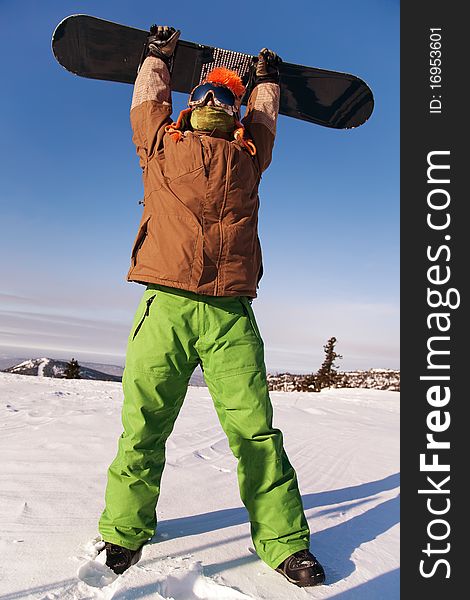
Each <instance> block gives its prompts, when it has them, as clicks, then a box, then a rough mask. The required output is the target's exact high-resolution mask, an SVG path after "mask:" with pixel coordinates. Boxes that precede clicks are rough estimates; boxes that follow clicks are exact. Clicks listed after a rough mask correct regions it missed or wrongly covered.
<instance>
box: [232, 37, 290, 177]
mask: <svg viewBox="0 0 470 600" xmlns="http://www.w3.org/2000/svg"><path fill="white" fill-rule="evenodd" d="M280 63H281V59H280V58H279V56H278V55H277V54H276V53H275V52H273V51H272V50H268V49H267V48H263V49H262V50H260V53H259V55H258V63H257V65H256V74H255V87H254V89H253V91H252V92H251V94H250V98H249V99H248V105H247V110H246V114H245V116H244V117H243V120H242V123H243V125H244V126H245V127H246V128H247V130H248V132H249V134H250V136H251V137H252V138H253V141H254V143H255V146H256V151H257V156H258V160H259V164H260V168H261V171H264V170H265V169H267V168H268V166H269V164H270V162H271V156H272V150H273V146H274V138H275V136H276V124H277V115H278V113H279V98H280V88H279V64H280Z"/></svg>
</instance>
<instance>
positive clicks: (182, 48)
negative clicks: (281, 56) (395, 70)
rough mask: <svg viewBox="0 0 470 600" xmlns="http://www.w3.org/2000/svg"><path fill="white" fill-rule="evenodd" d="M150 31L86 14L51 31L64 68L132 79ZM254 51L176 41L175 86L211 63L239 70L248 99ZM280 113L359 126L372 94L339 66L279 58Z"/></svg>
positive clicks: (200, 75) (186, 86) (190, 82)
mask: <svg viewBox="0 0 470 600" xmlns="http://www.w3.org/2000/svg"><path fill="white" fill-rule="evenodd" d="M147 36H148V31H144V30H141V29H137V28H134V27H129V26H127V25H120V24H118V23H114V22H112V21H107V20H104V19H100V18H98V17H93V16H89V15H83V14H76V15H70V16H68V17H66V18H65V19H63V20H62V21H61V22H60V23H59V24H58V25H57V27H56V29H55V31H54V33H53V36H52V51H53V54H54V56H55V58H56V60H57V61H58V62H59V64H61V65H62V66H63V67H64V68H65V69H67V70H68V71H70V72H72V73H74V74H76V75H79V76H81V77H86V78H90V79H100V80H105V81H115V82H120V83H129V84H133V83H134V81H135V78H136V76H137V67H138V65H139V62H140V58H141V54H142V49H143V46H144V44H145V42H146V40H147ZM254 58H255V56H253V55H250V54H245V53H241V52H235V51H232V50H224V49H222V48H216V47H213V46H207V45H203V44H196V43H194V42H188V41H185V40H181V39H180V40H179V41H178V44H177V47H176V51H175V55H174V60H173V67H172V73H171V87H172V90H173V91H176V92H182V93H187V94H189V93H190V92H191V90H192V89H193V88H194V87H195V86H196V85H198V84H199V83H200V82H201V81H202V80H203V79H204V78H205V77H206V75H207V74H208V73H209V71H211V70H212V69H213V68H215V67H218V66H225V67H227V68H229V69H233V70H235V71H237V72H238V74H239V75H240V77H241V78H242V80H243V82H244V83H245V85H247V94H245V97H244V99H243V104H246V102H247V99H248V96H249V92H250V89H251V82H250V74H251V73H252V65H253V59H254ZM280 87H281V100H280V109H279V112H280V114H283V115H286V116H290V117H294V118H296V119H300V120H303V121H308V122H311V123H316V124H318V125H323V126H325V127H331V128H336V129H350V128H353V127H358V126H359V125H362V124H363V123H364V122H365V121H367V119H368V118H369V117H370V115H371V114H372V111H373V107H374V99H373V94H372V91H371V90H370V88H369V86H368V85H367V84H366V83H365V82H364V81H363V80H362V79H360V78H359V77H356V76H355V75H351V74H349V73H342V72H339V71H329V70H326V69H319V68H316V67H307V66H303V65H298V64H293V63H288V62H282V63H281V66H280Z"/></svg>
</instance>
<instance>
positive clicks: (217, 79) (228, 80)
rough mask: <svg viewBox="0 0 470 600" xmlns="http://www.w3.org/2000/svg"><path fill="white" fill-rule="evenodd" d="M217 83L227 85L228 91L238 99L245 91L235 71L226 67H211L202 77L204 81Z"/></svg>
mask: <svg viewBox="0 0 470 600" xmlns="http://www.w3.org/2000/svg"><path fill="white" fill-rule="evenodd" d="M206 82H207V83H219V84H220V85H224V86H225V87H228V89H229V90H230V91H232V92H233V93H234V94H235V96H236V97H237V98H238V99H240V98H241V97H242V96H243V94H244V93H245V86H244V85H243V82H242V80H241V77H240V76H239V75H238V73H236V72H235V71H231V70H230V69H227V68H226V67H216V68H215V69H212V71H211V72H210V73H208V74H207V76H206V78H205V79H204V83H206Z"/></svg>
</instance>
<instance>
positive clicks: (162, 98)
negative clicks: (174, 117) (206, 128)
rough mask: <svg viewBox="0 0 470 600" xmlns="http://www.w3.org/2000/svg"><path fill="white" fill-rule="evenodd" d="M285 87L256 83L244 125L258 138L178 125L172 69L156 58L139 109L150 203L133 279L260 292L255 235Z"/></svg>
mask: <svg viewBox="0 0 470 600" xmlns="http://www.w3.org/2000/svg"><path fill="white" fill-rule="evenodd" d="M278 109H279V86H278V85H276V84H273V83H264V84H260V85H258V86H257V87H256V88H255V89H254V90H253V92H252V94H251V96H250V99H249V102H248V107H247V111H246V114H245V117H244V119H243V125H244V126H245V127H246V131H247V135H248V136H249V137H250V138H251V139H252V140H253V142H254V144H255V146H256V150H257V152H256V155H255V156H251V155H250V153H249V152H248V151H247V149H246V148H245V147H244V146H243V144H242V143H241V142H238V141H235V140H233V141H228V140H226V139H222V138H220V137H211V136H209V135H200V134H197V133H194V132H192V131H186V132H185V133H184V135H183V136H182V137H181V139H180V140H179V141H175V139H174V138H173V137H172V136H171V135H170V133H168V132H166V131H165V126H166V125H168V124H170V123H171V119H170V114H171V92H170V75H169V72H168V69H167V67H166V66H165V64H164V63H163V61H161V60H160V59H159V58H154V57H148V58H147V59H146V60H145V61H144V63H143V65H142V68H141V70H140V72H139V75H138V77H137V80H136V83H135V87H134V95H133V99H132V107H131V124H132V129H133V134H134V135H133V141H134V143H135V145H136V148H137V154H138V155H139V158H140V165H141V167H142V169H143V183H144V211H143V215H142V219H141V222H140V227H139V231H138V234H137V237H136V239H135V243H134V247H133V249H132V257H131V268H130V270H129V273H128V276H127V279H128V280H129V281H136V282H139V283H159V284H162V285H166V286H170V287H175V288H181V289H185V290H189V291H192V292H195V293H198V294H208V295H211V296H250V297H256V289H257V286H258V282H259V280H260V278H261V275H262V259H261V247H260V242H259V238H258V233H257V226H258V206H259V199H258V185H259V182H260V178H261V173H262V172H263V171H264V170H265V169H266V168H267V167H268V165H269V163H270V162H271V152H272V148H273V144H274V136H275V128H276V120H277V113H278Z"/></svg>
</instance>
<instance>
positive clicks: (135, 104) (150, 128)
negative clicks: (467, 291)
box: [131, 56, 171, 169]
mask: <svg viewBox="0 0 470 600" xmlns="http://www.w3.org/2000/svg"><path fill="white" fill-rule="evenodd" d="M170 115H171V88H170V73H169V71H168V68H167V66H166V65H165V63H164V62H163V61H162V60H161V59H160V58H156V57H154V56H148V57H147V58H146V59H145V61H144V62H143V64H142V67H141V69H140V71H139V74H138V75H137V79H136V80H135V84H134V93H133V96H132V105H131V126H132V132H133V136H132V141H133V142H134V144H135V146H136V149H137V154H138V156H139V159H140V166H141V167H142V168H143V169H144V168H145V167H146V166H147V162H148V160H149V158H151V156H152V155H153V153H154V151H155V149H156V148H158V145H159V143H160V141H161V138H162V137H163V134H164V132H165V131H164V127H165V125H167V124H168V123H170V122H171V119H170Z"/></svg>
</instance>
